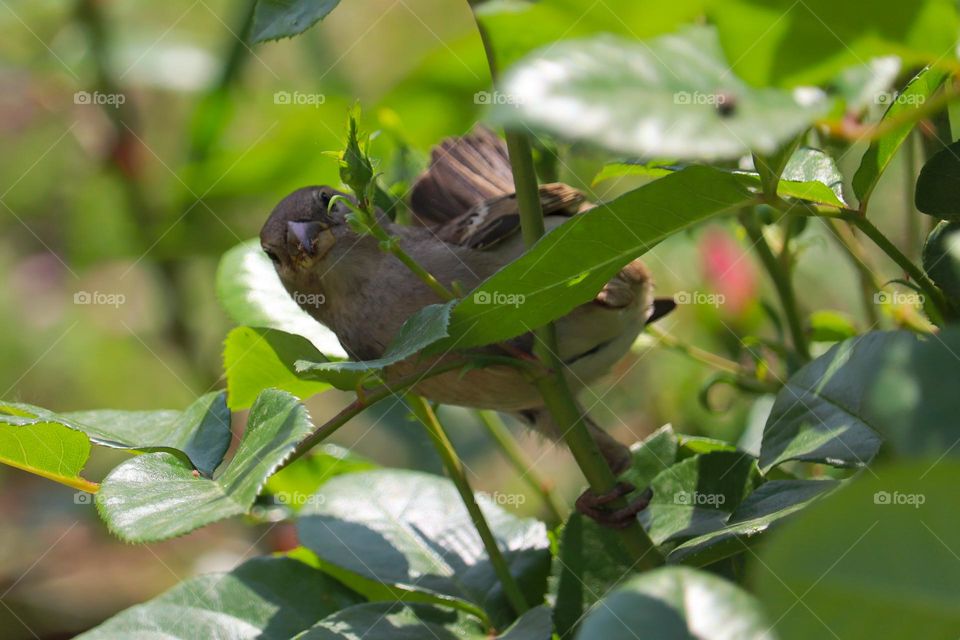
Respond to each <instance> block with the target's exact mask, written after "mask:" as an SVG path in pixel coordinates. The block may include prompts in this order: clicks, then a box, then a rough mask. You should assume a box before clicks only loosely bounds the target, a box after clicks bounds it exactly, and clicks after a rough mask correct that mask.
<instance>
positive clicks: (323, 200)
mask: <svg viewBox="0 0 960 640" xmlns="http://www.w3.org/2000/svg"><path fill="white" fill-rule="evenodd" d="M320 204H322V205H323V208H324V209H326V208H327V207H328V206H329V205H330V194H329V193H327V192H326V191H322V192H320Z"/></svg>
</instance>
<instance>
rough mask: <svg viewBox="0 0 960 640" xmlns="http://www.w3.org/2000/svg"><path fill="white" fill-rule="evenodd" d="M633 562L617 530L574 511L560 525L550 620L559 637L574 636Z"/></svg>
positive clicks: (618, 582)
mask: <svg viewBox="0 0 960 640" xmlns="http://www.w3.org/2000/svg"><path fill="white" fill-rule="evenodd" d="M637 486H640V485H637ZM635 563H636V560H635V559H634V558H632V557H630V555H629V554H628V553H627V552H626V550H625V549H624V548H623V544H622V543H621V542H620V540H619V538H618V534H617V532H616V531H614V530H612V529H610V528H609V527H604V526H601V525H599V524H597V522H595V521H594V520H591V519H589V518H586V517H584V516H582V515H581V514H579V513H573V514H572V515H571V516H570V518H569V519H568V520H567V522H566V524H565V525H564V526H563V531H562V533H561V537H560V550H559V553H558V555H557V562H556V569H555V571H556V573H557V604H556V606H555V607H554V612H553V619H554V623H555V624H556V626H557V633H558V634H559V635H560V637H562V638H570V637H573V635H572V634H573V632H574V631H575V630H576V627H577V625H578V624H579V623H580V621H581V620H582V619H583V615H584V613H585V612H586V611H587V610H589V609H590V608H591V607H593V606H594V605H595V604H596V603H597V602H599V601H600V599H601V598H603V597H604V596H606V595H607V593H608V592H609V591H610V590H611V589H613V588H614V587H616V586H617V585H618V584H620V583H621V582H622V581H623V580H624V579H626V578H627V577H629V576H630V575H631V573H632V572H633V568H634V566H635Z"/></svg>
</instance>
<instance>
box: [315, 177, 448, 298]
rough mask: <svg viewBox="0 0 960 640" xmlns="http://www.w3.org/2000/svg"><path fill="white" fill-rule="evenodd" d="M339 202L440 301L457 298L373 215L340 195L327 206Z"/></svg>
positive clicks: (381, 246)
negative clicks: (404, 248)
mask: <svg viewBox="0 0 960 640" xmlns="http://www.w3.org/2000/svg"><path fill="white" fill-rule="evenodd" d="M339 202H342V203H343V204H344V205H346V206H347V207H348V208H349V209H350V210H351V211H352V212H353V213H354V214H355V215H357V216H358V217H359V218H360V220H361V221H362V224H363V226H364V227H365V229H366V230H368V231H369V232H370V235H372V236H373V237H374V238H376V239H377V240H379V241H380V248H381V249H382V250H383V251H385V252H386V253H389V254H390V255H392V256H394V257H395V258H396V259H397V260H399V261H400V262H402V263H403V265H404V266H405V267H406V268H407V269H409V270H410V271H411V272H412V273H413V274H414V275H415V276H417V277H418V278H420V280H422V281H423V283H424V284H426V285H427V286H428V287H430V289H431V290H432V291H433V292H434V293H436V294H437V295H438V296H440V299H441V300H444V301H447V302H449V301H450V300H455V299H456V297H457V296H456V295H454V294H453V292H452V291H450V290H449V289H447V288H446V287H445V286H443V284H441V283H440V281H439V280H437V279H436V278H435V277H434V276H433V274H432V273H430V272H429V271H427V270H426V269H424V268H423V267H422V266H420V263H419V262H417V261H416V260H414V259H413V258H412V257H411V256H410V254H408V253H407V252H406V251H404V250H403V247H401V246H400V242H399V240H398V238H397V237H396V236H392V235H390V234H389V233H388V232H387V230H386V229H384V228H383V227H382V226H380V223H379V222H378V221H377V217H376V215H375V214H373V213H371V212H370V211H367V210H366V209H363V208H361V207H359V206H358V205H356V204H354V203H353V202H351V201H350V200H349V199H347V198H344V197H343V196H340V195H336V196H333V197H332V198H331V199H330V204H329V206H330V207H333V206H334V205H336V204H337V203H339Z"/></svg>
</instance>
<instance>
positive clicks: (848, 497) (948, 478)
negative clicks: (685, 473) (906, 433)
mask: <svg viewBox="0 0 960 640" xmlns="http://www.w3.org/2000/svg"><path fill="white" fill-rule="evenodd" d="M937 457H939V453H938V454H937V455H936V456H934V457H933V458H931V459H930V460H928V461H913V462H909V463H900V464H897V465H894V466H888V467H883V466H878V467H874V468H873V473H872V474H861V475H860V476H859V477H858V478H856V479H854V480H853V481H852V482H851V483H849V484H848V485H847V486H845V487H844V488H842V489H840V490H838V491H836V492H835V493H833V494H832V495H830V496H828V497H826V498H824V499H823V500H820V501H818V502H817V503H816V504H815V505H813V506H812V507H810V508H809V509H807V510H805V511H804V512H803V513H802V514H800V515H798V516H797V518H796V519H795V520H793V521H791V522H789V523H788V524H786V525H785V526H784V527H783V528H782V529H780V530H778V531H776V532H775V533H774V534H773V535H772V536H771V537H770V540H769V541H768V543H767V544H766V545H765V546H764V547H763V549H762V550H761V552H760V558H759V559H758V560H757V561H756V562H754V563H752V566H750V572H749V577H750V580H749V582H750V583H751V584H753V585H755V587H756V588H755V591H756V593H757V594H758V595H759V597H760V599H761V600H762V601H763V603H764V605H765V608H766V610H767V611H768V612H769V614H770V616H771V618H773V619H774V620H778V623H777V625H776V628H777V631H778V632H779V633H780V634H781V636H782V637H783V638H784V640H793V639H798V640H799V639H801V638H802V639H804V640H807V639H809V638H823V637H834V635H836V637H840V638H843V639H844V640H868V639H869V640H875V639H876V638H911V637H916V636H918V635H919V636H922V637H923V638H953V637H954V636H956V634H957V629H960V607H958V606H957V602H958V599H960V571H957V562H958V561H957V550H958V549H960V528H958V527H957V525H956V522H957V519H956V487H957V478H958V477H960V464H958V462H957V461H956V460H955V459H944V460H939V461H938V460H936V458H937ZM798 598H802V604H798V602H797V601H798Z"/></svg>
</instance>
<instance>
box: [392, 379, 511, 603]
mask: <svg viewBox="0 0 960 640" xmlns="http://www.w3.org/2000/svg"><path fill="white" fill-rule="evenodd" d="M407 403H408V404H409V406H410V409H411V410H412V411H413V414H414V415H415V416H417V418H418V419H419V420H420V422H422V423H423V426H424V427H426V429H427V435H429V436H430V440H431V441H432V442H433V446H434V447H435V448H436V450H437V453H438V454H439V455H440V460H441V461H442V462H443V467H444V468H445V469H446V471H447V475H449V476H450V479H451V480H452V481H453V484H454V486H455V487H456V488H457V491H458V492H459V493H460V498H461V499H462V500H463V504H464V506H465V507H466V508H467V512H468V513H469V514H470V519H471V520H473V526H474V527H475V528H476V529H477V533H478V534H480V540H482V541H483V546H484V548H485V549H486V550H487V557H489V558H490V564H491V565H493V571H494V573H496V574H497V578H498V579H499V580H500V584H501V585H502V586H503V591H504V594H506V596H507V600H509V601H510V606H512V607H513V609H514V611H515V612H516V614H517V615H518V616H519V615H522V614H523V613H524V612H525V611H527V609H529V608H530V606H529V604H528V603H527V600H526V598H524V596H523V592H522V591H521V590H520V586H519V585H518V584H517V581H516V580H515V579H514V577H513V574H511V573H510V566H509V565H508V564H507V561H506V560H505V559H504V557H503V553H501V551H500V547H499V546H497V539H496V538H495V537H494V536H493V531H491V530H490V525H489V524H488V523H487V519H486V518H485V517H484V515H483V511H481V510H480V505H479V504H477V498H476V496H475V495H474V493H473V489H472V488H471V487H470V482H469V481H468V480H467V473H466V470H465V469H464V466H463V462H462V461H461V460H460V457H459V456H457V452H456V451H455V450H454V448H453V443H451V442H450V438H448V437H447V434H446V432H445V431H444V430H443V426H442V425H441V424H440V421H439V420H437V414H436V413H434V411H433V408H432V407H431V406H430V403H428V402H427V401H426V400H424V399H423V398H421V397H420V396H417V395H414V394H407Z"/></svg>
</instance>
